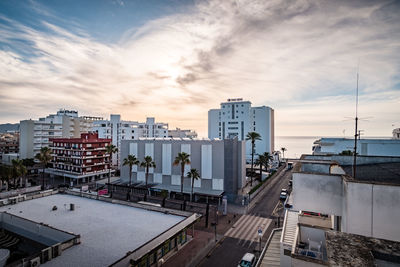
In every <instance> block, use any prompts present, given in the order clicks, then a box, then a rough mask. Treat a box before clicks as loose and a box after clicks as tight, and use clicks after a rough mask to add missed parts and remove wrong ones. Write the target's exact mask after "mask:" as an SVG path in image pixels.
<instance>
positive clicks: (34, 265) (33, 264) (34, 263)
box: [29, 257, 40, 267]
mask: <svg viewBox="0 0 400 267" xmlns="http://www.w3.org/2000/svg"><path fill="white" fill-rule="evenodd" d="M29 263H30V264H31V265H30V266H31V267H37V266H40V257H36V258H33V259H31V260H30V261H29Z"/></svg>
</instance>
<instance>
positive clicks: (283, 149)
mask: <svg viewBox="0 0 400 267" xmlns="http://www.w3.org/2000/svg"><path fill="white" fill-rule="evenodd" d="M281 150H282V153H283V156H282V159H284V158H285V151H287V149H286V147H281Z"/></svg>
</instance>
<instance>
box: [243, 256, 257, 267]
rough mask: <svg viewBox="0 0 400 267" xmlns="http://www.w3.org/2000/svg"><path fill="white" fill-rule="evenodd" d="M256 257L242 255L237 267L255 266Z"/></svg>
mask: <svg viewBox="0 0 400 267" xmlns="http://www.w3.org/2000/svg"><path fill="white" fill-rule="evenodd" d="M256 263H257V262H256V256H254V254H251V253H246V254H244V256H243V258H242V260H241V261H240V262H239V265H238V267H254V266H256Z"/></svg>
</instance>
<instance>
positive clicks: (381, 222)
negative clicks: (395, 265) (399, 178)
mask: <svg viewBox="0 0 400 267" xmlns="http://www.w3.org/2000/svg"><path fill="white" fill-rule="evenodd" d="M346 198H347V203H346V204H347V211H346V215H347V216H346V217H347V222H346V232H349V233H354V234H360V235H365V236H372V237H376V238H383V239H389V240H394V241H400V231H399V229H400V228H399V222H400V207H399V203H400V186H390V185H374V184H363V183H347V197H346Z"/></svg>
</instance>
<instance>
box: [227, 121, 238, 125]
mask: <svg viewBox="0 0 400 267" xmlns="http://www.w3.org/2000/svg"><path fill="white" fill-rule="evenodd" d="M228 124H238V122H237V121H228Z"/></svg>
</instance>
